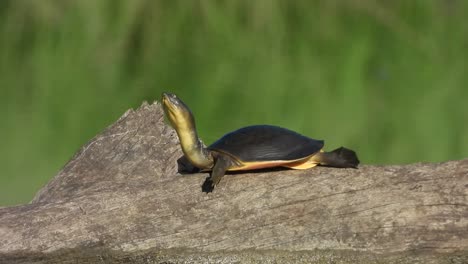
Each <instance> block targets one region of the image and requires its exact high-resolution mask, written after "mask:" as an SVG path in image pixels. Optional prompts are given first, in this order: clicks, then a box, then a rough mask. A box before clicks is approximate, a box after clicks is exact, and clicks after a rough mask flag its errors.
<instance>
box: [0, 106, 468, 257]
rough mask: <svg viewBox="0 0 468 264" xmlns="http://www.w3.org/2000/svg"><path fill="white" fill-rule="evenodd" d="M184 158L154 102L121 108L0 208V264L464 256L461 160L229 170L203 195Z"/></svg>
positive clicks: (200, 176) (467, 174)
mask: <svg viewBox="0 0 468 264" xmlns="http://www.w3.org/2000/svg"><path fill="white" fill-rule="evenodd" d="M181 156H182V152H181V150H180V147H179V144H178V140H177V136H176V134H175V133H174V131H173V130H172V129H171V128H170V127H168V126H167V125H165V124H164V117H163V112H162V110H161V106H160V104H159V103H154V104H152V105H148V104H143V105H142V107H140V108H139V109H138V110H136V111H133V110H129V111H127V113H125V114H124V115H123V116H122V117H121V118H120V119H119V120H118V121H117V122H116V123H114V124H113V125H111V126H110V127H109V128H107V129H106V130H105V131H103V132H102V133H101V134H99V135H98V136H96V137H95V138H93V139H92V140H91V141H90V142H89V143H88V144H86V145H85V146H84V147H83V148H82V149H81V150H80V151H79V152H78V153H77V154H76V155H75V156H74V157H73V158H72V159H71V160H70V161H69V162H68V163H67V164H66V165H65V166H64V168H63V169H62V170H61V171H60V172H59V173H58V174H57V175H56V176H55V177H54V178H53V179H52V180H51V181H50V182H49V183H48V184H47V185H46V186H45V187H44V188H42V189H41V190H40V191H39V193H38V194H37V195H36V197H35V198H34V200H33V201H32V202H31V203H30V204H26V205H20V206H15V207H8V208H1V209H0V262H2V261H4V262H6V263H23V262H25V263H26V262H27V263H31V262H32V263H54V262H56V263H62V262H66V261H67V260H77V259H78V260H80V262H81V263H94V262H97V261H102V260H105V261H106V262H115V263H121V262H122V263H123V262H126V261H132V262H135V263H138V262H141V263H148V262H149V263H159V262H174V263H178V262H184V261H191V262H192V263H193V262H195V263H196V262H201V263H202V262H207V261H208V262H219V263H231V262H235V261H242V262H258V261H262V262H263V261H276V262H278V263H282V262H283V263H288V262H290V261H297V262H315V263H322V262H327V261H335V263H356V262H361V263H395V262H399V263H414V262H420V263H423V262H424V263H468V199H467V197H468V191H467V190H468V160H461V161H450V162H444V163H417V164H410V165H401V166H370V165H362V166H360V168H359V169H337V168H327V167H316V168H312V169H309V170H286V169H285V170H280V169H278V170H270V171H260V172H248V173H235V174H230V175H227V176H225V177H224V178H223V180H222V181H221V183H220V184H219V185H218V187H217V188H216V189H215V190H214V192H212V193H205V192H202V184H203V182H204V180H205V179H206V178H207V176H208V174H207V173H196V174H184V175H182V174H180V173H178V167H177V159H178V158H180V157H181ZM70 262H71V261H70Z"/></svg>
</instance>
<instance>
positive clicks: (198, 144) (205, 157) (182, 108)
mask: <svg viewBox="0 0 468 264" xmlns="http://www.w3.org/2000/svg"><path fill="white" fill-rule="evenodd" d="M161 101H162V105H163V108H164V112H165V114H166V117H167V119H169V122H170V123H171V125H172V127H173V128H174V129H175V130H176V132H177V135H178V136H179V141H180V146H181V147H182V151H183V152H184V154H185V156H186V157H187V158H188V160H189V161H190V163H192V164H193V165H194V166H196V167H198V168H200V169H208V168H211V167H212V166H213V157H212V156H211V154H210V152H209V151H208V150H207V149H206V147H205V145H203V142H202V141H201V140H200V139H199V138H198V134H197V130H196V127H195V118H194V117H193V114H192V111H190V109H189V108H188V106H187V105H186V104H185V103H184V102H182V100H180V99H179V98H178V97H177V96H176V95H175V94H172V93H163V94H162V99H161Z"/></svg>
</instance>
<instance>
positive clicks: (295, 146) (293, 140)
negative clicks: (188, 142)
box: [208, 125, 324, 162]
mask: <svg viewBox="0 0 468 264" xmlns="http://www.w3.org/2000/svg"><path fill="white" fill-rule="evenodd" d="M323 144H324V143H323V140H316V139H312V138H308V137H306V136H303V135H301V134H299V133H297V132H294V131H291V130H289V129H286V128H282V127H277V126H270V125H257V126H248V127H244V128H241V129H238V130H235V131H233V132H230V133H228V134H226V135H224V136H223V137H221V138H220V139H218V140H217V141H216V142H214V143H213V144H212V145H210V146H209V147H208V149H209V150H211V151H217V152H223V153H226V154H229V155H231V156H233V157H235V158H236V159H238V160H240V161H243V162H253V161H259V162H265V161H279V160H282V161H292V160H298V159H303V158H305V157H308V156H311V155H313V154H314V153H317V152H319V151H320V150H321V149H322V148H323Z"/></svg>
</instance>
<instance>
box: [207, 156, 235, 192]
mask: <svg viewBox="0 0 468 264" xmlns="http://www.w3.org/2000/svg"><path fill="white" fill-rule="evenodd" d="M231 164H232V162H231V160H230V159H229V158H227V157H225V156H218V157H216V158H215V164H214V167H213V169H212V171H211V176H210V177H209V178H207V179H206V181H205V182H204V183H203V186H202V190H203V191H204V192H207V193H208V192H212V191H213V189H214V188H215V187H216V185H218V183H219V182H220V181H221V178H223V176H224V174H225V173H226V171H227V169H228V168H229V167H230V166H231Z"/></svg>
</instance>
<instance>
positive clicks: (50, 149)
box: [0, 0, 468, 205]
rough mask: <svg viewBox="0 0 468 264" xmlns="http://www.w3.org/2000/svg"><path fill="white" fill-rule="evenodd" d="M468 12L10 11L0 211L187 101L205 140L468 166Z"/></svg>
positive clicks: (429, 6) (3, 41) (179, 7)
mask: <svg viewBox="0 0 468 264" xmlns="http://www.w3.org/2000/svg"><path fill="white" fill-rule="evenodd" d="M467 11H468V1H462V0H460V1H455V0H452V1H448V0H434V1H430V0H419V1H417V0H413V1H408V0H394V1H373V0H354V1H352V0H348V1H338V0H326V1H325V0H323V1H312V0H310V1H309V0H303V1H286V0H283V1H274V0H269V1H268V0H256V1H250V0H239V1H228V0H225V1H201V0H200V1H169V0H167V1H163V0H160V1H159V0H132V1H127V0H121V1H118V0H97V1H96V0H56V1H54V0H41V1H35V0H29V1H28V0H9V1H8V0H2V1H1V2H0V120H1V121H0V123H1V129H0V138H1V142H2V143H1V148H0V205H12V204H18V203H23V202H28V201H30V200H31V199H32V197H33V195H34V194H35V192H36V191H37V190H38V189H39V188H40V187H41V186H43V185H44V184H45V183H46V182H47V181H48V180H49V179H50V178H51V177H53V176H54V175H55V174H56V173H57V172H58V171H59V170H60V169H61V167H62V166H63V165H64V164H65V163H66V162H67V161H68V160H69V159H70V158H71V157H72V155H73V154H74V153H75V152H76V151H77V150H78V149H79V148H80V146H82V145H83V144H85V143H86V142H87V141H88V140H90V139H91V138H92V137H93V136H95V135H96V134H97V133H99V132H100V131H102V130H103V129H104V128H105V127H107V126H108V125H110V124H112V123H113V122H114V121H115V120H116V119H118V118H119V117H120V116H121V115H122V114H123V113H124V112H125V111H126V110H127V109H129V108H136V107H138V106H139V105H140V104H141V103H142V102H143V101H144V100H147V101H150V102H152V101H154V100H158V99H159V96H160V93H161V92H162V91H172V92H174V93H176V94H178V95H179V96H180V97H181V98H182V99H183V100H184V101H186V103H187V104H188V105H189V106H190V107H191V108H192V110H193V112H194V113H195V115H196V118H197V125H198V128H199V133H200V135H201V137H202V138H203V139H204V141H205V142H206V143H211V142H213V141H214V140H215V139H216V138H218V137H219V136H221V135H223V134H224V133H225V132H228V131H230V130H232V129H236V128H239V127H241V126H245V125H249V124H263V123H268V124H275V125H280V126H284V127H288V128H290V129H293V130H296V131H298V132H300V133H303V134H306V135H309V136H311V137H314V138H319V139H325V140H326V142H327V145H326V146H327V148H328V149H332V148H335V147H339V146H341V145H344V146H347V147H349V148H352V149H355V150H356V151H357V152H358V154H359V156H360V159H361V160H362V162H363V163H366V164H395V163H410V162H418V161H445V160H451V159H462V158H464V157H468V136H467V135H468V114H467V113H468V111H467V104H468V88H467V84H468V72H467V71H468V68H467V63H468V15H467V14H468V13H467Z"/></svg>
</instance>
